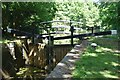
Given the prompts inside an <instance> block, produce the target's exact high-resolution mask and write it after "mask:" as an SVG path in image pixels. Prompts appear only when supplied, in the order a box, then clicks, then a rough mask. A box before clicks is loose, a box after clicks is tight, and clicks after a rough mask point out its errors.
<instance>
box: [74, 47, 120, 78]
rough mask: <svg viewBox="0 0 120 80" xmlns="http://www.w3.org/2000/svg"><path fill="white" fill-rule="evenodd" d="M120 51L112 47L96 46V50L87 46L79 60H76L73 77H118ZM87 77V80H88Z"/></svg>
mask: <svg viewBox="0 0 120 80" xmlns="http://www.w3.org/2000/svg"><path fill="white" fill-rule="evenodd" d="M119 57H120V53H119V52H116V51H113V50H112V49H108V48H104V47H100V46H99V47H97V49H96V50H94V49H92V48H91V47H88V48H87V49H86V51H85V52H84V54H83V55H82V56H81V58H80V60H79V61H78V62H76V68H75V70H74V71H73V73H72V75H73V78H74V79H77V78H78V79H79V78H82V79H87V78H88V79H90V80H97V78H104V79H105V78H115V79H117V78H119V76H120V75H118V74H120V63H119V60H120V59H119ZM88 79H87V80H88Z"/></svg>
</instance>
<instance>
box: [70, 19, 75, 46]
mask: <svg viewBox="0 0 120 80" xmlns="http://www.w3.org/2000/svg"><path fill="white" fill-rule="evenodd" d="M70 31H71V45H72V46H73V32H74V27H73V26H72V22H71V20H70Z"/></svg>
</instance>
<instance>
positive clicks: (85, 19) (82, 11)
mask: <svg viewBox="0 0 120 80" xmlns="http://www.w3.org/2000/svg"><path fill="white" fill-rule="evenodd" d="M57 9H58V11H57V13H56V16H55V19H67V20H76V21H80V22H81V24H79V25H81V26H84V27H85V26H94V25H100V22H99V20H98V19H99V10H98V7H97V6H95V5H94V3H93V2H85V3H82V2H72V3H71V2H65V3H58V4H57Z"/></svg>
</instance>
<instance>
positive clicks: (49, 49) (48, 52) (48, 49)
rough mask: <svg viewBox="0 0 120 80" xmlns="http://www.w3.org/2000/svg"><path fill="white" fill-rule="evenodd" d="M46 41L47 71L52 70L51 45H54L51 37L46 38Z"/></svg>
mask: <svg viewBox="0 0 120 80" xmlns="http://www.w3.org/2000/svg"><path fill="white" fill-rule="evenodd" d="M47 39H48V48H47V51H46V52H47V61H46V62H47V65H48V67H49V69H50V70H51V69H52V63H53V44H54V37H53V36H47Z"/></svg>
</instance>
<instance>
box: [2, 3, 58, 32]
mask: <svg viewBox="0 0 120 80" xmlns="http://www.w3.org/2000/svg"><path fill="white" fill-rule="evenodd" d="M54 4H55V3H46V2H5V3H4V2H3V3H2V13H3V15H2V18H3V19H2V20H3V26H2V27H3V28H6V27H7V26H8V27H11V28H14V29H19V30H24V31H27V32H33V30H34V32H35V33H39V32H40V31H39V30H40V29H39V27H42V25H40V24H39V23H40V22H41V21H48V20H52V19H53V18H54V13H55V11H56V8H55V5H54ZM48 16H49V17H48Z"/></svg>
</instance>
